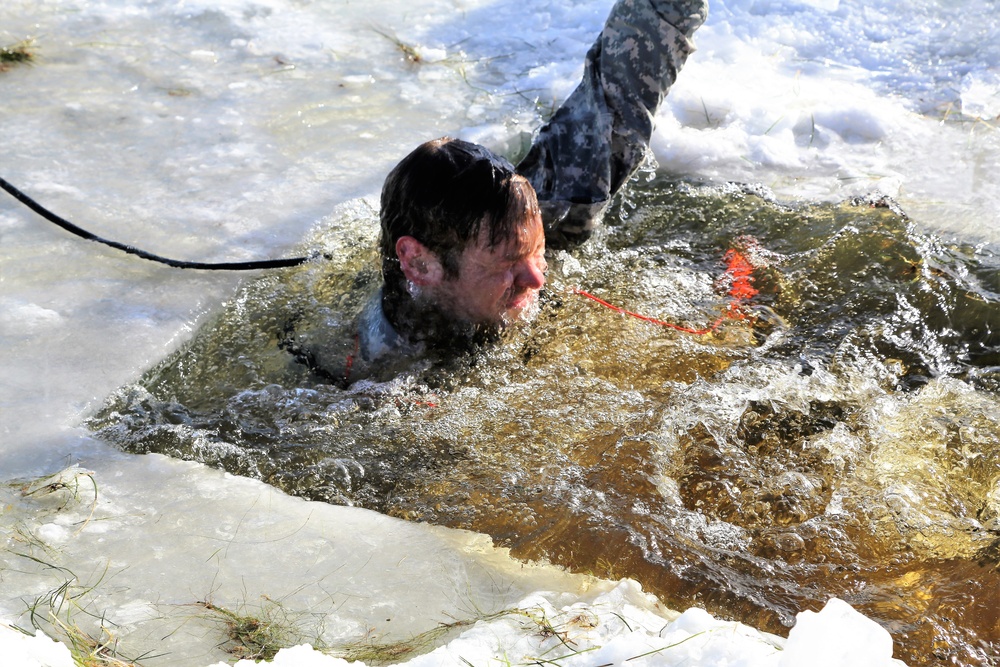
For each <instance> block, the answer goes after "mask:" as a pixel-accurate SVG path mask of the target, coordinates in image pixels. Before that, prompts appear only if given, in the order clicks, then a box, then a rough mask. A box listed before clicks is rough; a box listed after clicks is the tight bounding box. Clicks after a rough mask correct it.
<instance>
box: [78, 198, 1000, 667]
mask: <svg viewBox="0 0 1000 667" xmlns="http://www.w3.org/2000/svg"><path fill="white" fill-rule="evenodd" d="M632 194H633V196H634V201H635V202H636V206H637V207H636V209H635V211H634V212H632V213H631V214H630V215H629V216H628V218H627V219H626V220H625V221H624V222H622V223H619V224H617V225H614V226H612V227H610V228H609V229H606V230H605V232H604V233H603V234H602V235H601V236H600V238H599V239H597V240H595V241H594V242H592V243H591V244H590V245H589V246H588V247H587V248H586V249H585V250H583V251H582V252H579V253H576V254H575V255H574V256H573V257H563V263H562V264H558V263H557V268H555V269H554V271H553V273H554V275H553V276H551V286H550V296H549V298H548V299H547V301H546V303H545V305H544V307H543V308H542V312H541V313H540V315H539V317H538V321H537V322H535V323H534V325H533V326H531V327H529V328H528V330H526V331H517V332H514V334H513V335H512V336H511V340H508V341H507V344H506V345H505V346H504V347H502V348H501V349H497V350H489V351H488V352H486V353H481V354H479V353H477V354H473V355H471V356H469V357H467V358H460V359H458V360H450V361H449V362H447V363H445V362H438V363H434V364H432V365H430V366H429V367H428V362H427V361H426V360H420V361H419V362H417V363H416V367H414V368H409V369H405V370H404V371H403V372H402V373H401V374H397V373H398V369H393V372H392V373H391V374H390V375H392V376H393V379H392V380H390V381H383V382H378V381H377V377H376V378H372V379H368V380H362V381H359V382H356V383H354V384H352V385H350V386H349V387H348V388H347V389H341V388H339V387H336V386H331V385H330V384H328V383H327V382H326V381H325V379H324V378H315V377H313V378H310V377H309V373H308V370H307V369H306V368H305V367H304V366H302V365H301V364H297V363H295V362H294V361H292V360H291V357H290V356H289V355H287V354H283V353H282V352H281V350H280V348H279V347H278V345H276V341H277V340H279V339H280V338H281V337H282V335H283V334H282V332H283V330H285V328H286V327H287V326H288V324H287V323H288V322H289V321H291V320H290V318H291V317H292V315H291V313H294V314H295V317H296V319H295V321H296V322H298V323H302V322H309V321H312V320H315V319H321V320H322V321H324V322H326V323H328V324H327V326H325V327H324V329H325V330H326V331H336V325H337V324H339V323H341V321H342V320H343V321H344V323H345V324H347V326H344V327H343V330H342V331H339V332H336V333H331V334H329V335H330V336H331V337H332V338H338V337H339V338H340V339H341V341H342V342H340V343H339V344H338V343H337V342H329V343H327V344H326V345H325V347H324V346H323V344H322V343H320V342H319V341H317V340H316V339H314V340H313V341H312V344H313V345H319V346H320V349H323V350H324V352H323V354H326V355H327V356H328V357H330V358H334V359H336V358H337V357H341V356H346V355H348V354H350V349H351V348H350V341H351V340H352V335H353V329H352V328H351V326H352V325H351V324H350V319H351V318H350V317H348V318H344V317H343V316H342V314H343V313H352V312H354V313H356V312H357V311H358V310H360V308H361V306H362V304H363V297H361V296H360V295H358V293H360V294H364V292H365V289H364V287H363V286H364V285H366V284H372V283H373V282H374V281H373V279H372V277H371V275H370V274H371V271H370V269H365V268H363V267H370V266H372V265H373V264H374V256H373V255H372V253H371V251H370V247H371V246H370V243H359V244H358V245H359V246H360V247H359V248H358V249H357V250H356V252H357V253H358V254H360V255H361V258H360V259H358V260H353V261H351V260H349V261H346V262H344V263H340V262H335V263H333V265H332V266H329V265H328V263H326V262H320V263H316V264H313V265H310V266H308V267H305V268H301V269H298V270H293V271H291V272H289V273H290V274H292V275H287V276H281V277H278V276H268V277H267V278H264V279H261V280H260V281H259V282H256V283H253V284H251V285H249V286H247V287H246V288H245V289H244V290H243V291H241V292H240V293H239V294H238V296H237V297H236V298H235V299H234V300H233V301H232V303H231V305H230V307H229V308H228V309H227V310H226V311H225V312H224V313H223V314H222V315H221V316H220V319H219V321H218V322H217V323H214V324H212V325H208V326H206V327H204V328H203V329H202V330H201V331H200V332H199V334H198V336H197V337H196V338H195V340H194V343H193V345H192V346H191V347H190V348H185V349H182V350H181V351H179V352H178V353H177V354H176V355H175V356H174V357H171V358H168V359H167V360H165V361H164V363H163V364H161V365H160V366H159V367H157V368H156V369H154V370H153V371H152V372H151V373H150V374H149V375H147V376H146V378H144V379H143V380H142V381H141V382H140V383H139V385H138V386H135V387H129V388H125V389H123V390H122V391H121V392H119V394H118V396H117V397H116V399H115V400H114V401H113V402H112V403H111V404H110V405H109V406H108V407H107V408H106V409H105V410H104V411H102V412H101V413H100V414H99V415H98V416H97V418H96V419H94V420H93V421H92V422H91V425H92V426H93V427H94V428H95V429H97V431H98V434H99V435H100V436H101V437H102V438H105V439H108V440H111V441H113V442H117V443H118V444H120V445H121V446H122V447H123V448H124V449H126V450H127V451H132V452H136V453H148V452H157V453H164V454H168V455H171V456H176V457H180V458H187V459H195V460H199V461H204V462H208V463H210V464H212V465H217V466H220V467H224V468H226V469H227V470H230V471H232V472H237V473H239V474H242V475H248V476H252V477H258V478H260V479H263V480H264V481H267V482H268V483H270V484H274V485H276V486H278V487H279V488H282V489H284V490H286V491H288V492H289V493H293V494H298V495H303V496H305V497H308V498H310V499H314V500H323V501H327V502H335V503H343V504H351V505H359V506H363V507H367V508H370V509H375V510H378V511H380V512H386V513H389V514H392V515H396V516H400V517H403V518H407V519H411V520H419V521H424V522H430V523H435V524H443V525H448V526H453V527H461V528H467V529H471V530H475V531H477V532H484V533H486V534H489V535H491V536H492V537H493V538H494V540H495V541H496V542H497V543H498V544H501V545H504V546H509V547H511V549H512V550H513V553H514V554H515V555H517V556H520V557H523V558H528V559H545V560H549V561H551V562H556V563H559V564H563V565H565V566H567V567H569V568H570V569H572V570H574V571H585V572H598V573H600V574H602V575H605V576H610V577H613V578H617V577H621V576H630V577H633V578H635V579H637V580H639V581H641V582H643V584H644V585H645V586H646V587H647V588H648V589H649V590H652V591H655V592H656V593H657V594H658V595H660V596H661V597H662V598H664V599H665V600H667V601H668V602H669V603H670V604H671V605H672V606H677V607H687V606H689V605H690V604H692V603H693V602H696V603H698V604H700V605H704V606H706V607H707V608H708V609H709V610H710V611H712V612H714V613H717V614H724V615H730V616H735V617H736V618H739V619H740V620H741V621H744V622H747V623H751V624H753V625H755V626H758V627H762V628H764V629H767V630H769V631H772V632H781V631H782V630H783V629H785V628H787V627H788V626H790V625H791V624H792V623H793V620H794V617H795V614H796V613H797V612H798V611H799V610H800V609H802V608H808V607H811V606H818V605H821V604H822V603H823V602H825V601H826V600H827V599H828V598H829V597H832V596H837V597H841V598H842V599H845V600H847V601H848V602H850V603H852V604H854V605H856V606H857V607H858V608H859V609H861V610H863V611H865V612H866V613H867V614H869V615H870V616H871V617H873V618H876V619H878V620H879V621H881V622H882V623H883V624H884V625H886V626H888V627H892V628H894V629H895V630H896V639H897V642H898V643H899V646H900V648H901V650H902V656H903V657H904V659H906V660H907V662H908V663H910V664H924V662H925V661H926V660H927V656H928V655H931V657H932V659H945V660H957V661H959V662H961V663H963V664H971V663H974V662H983V661H984V660H986V659H987V656H989V655H991V654H992V653H994V652H995V650H996V640H997V635H996V629H997V627H996V624H997V622H998V620H1000V619H998V617H997V615H996V612H995V610H996V609H997V608H1000V604H998V603H1000V599H998V598H997V595H998V594H1000V570H998V569H997V562H996V554H995V552H996V548H997V544H998V542H997V529H998V528H1000V524H998V520H1000V506H998V505H997V504H996V499H995V498H994V496H995V490H994V488H995V484H996V471H997V468H998V466H1000V449H998V448H997V446H996V444H997V442H996V438H997V433H1000V401H998V397H997V389H998V388H1000V376H998V364H997V349H998V342H1000V341H998V339H997V337H996V333H995V332H996V331H997V330H998V326H997V325H998V324H1000V308H998V307H997V301H996V296H995V295H996V294H997V292H996V290H995V287H996V286H997V281H998V279H1000V272H998V269H1000V264H998V258H997V256H996V255H994V254H992V253H991V252H990V251H987V250H984V249H977V248H975V247H963V246H952V247H945V246H942V245H941V244H937V243H935V242H933V241H932V240H931V239H930V238H928V237H926V236H923V235H921V234H918V233H916V232H914V231H913V230H912V225H910V224H908V223H907V222H906V220H905V219H903V218H902V217H900V216H899V215H898V214H897V213H895V212H893V211H891V210H889V209H887V208H871V207H870V205H869V204H867V203H866V202H859V204H857V205H839V206H834V205H827V206H817V207H793V208H787V207H781V206H776V205H773V204H769V203H767V202H766V201H764V200H762V199H761V198H760V197H759V196H757V195H755V194H749V195H748V194H745V193H744V192H742V191H739V190H735V189H731V188H724V189H721V190H720V189H718V188H706V189H698V188H691V187H690V186H687V185H684V184H679V185H678V184H673V183H667V182H662V181H654V182H652V183H650V184H647V185H645V186H643V187H642V188H639V187H636V188H635V190H634V191H633V193H632ZM344 222H345V224H347V223H351V222H353V223H354V224H357V222H358V221H350V220H345V221H344ZM361 222H362V223H363V222H368V223H369V224H367V225H364V224H362V225H361V227H360V229H361V230H363V229H365V228H368V229H370V228H371V226H372V224H371V223H372V222H373V221H372V220H367V221H364V219H363V218H362V220H361ZM359 232H360V230H359ZM359 235H363V233H362V234H359ZM751 235H752V238H753V239H754V241H753V242H752V243H751V242H749V241H748V240H747V238H748V237H750V236H751ZM352 236H353V235H352ZM369 240H370V239H369ZM733 243H736V244H743V245H744V246H745V250H746V252H747V253H748V254H749V255H750V256H751V257H753V258H754V261H756V262H757V263H758V264H759V265H761V268H760V269H758V271H757V278H756V282H755V284H756V285H757V286H759V288H760V289H761V294H760V295H758V296H757V297H755V299H754V301H753V304H752V305H751V306H748V307H747V308H748V312H749V313H750V314H751V315H752V314H754V313H756V314H757V317H758V319H757V320H756V322H755V323H754V324H752V325H750V324H749V323H748V321H747V320H742V321H739V320H734V321H732V322H729V323H727V324H725V325H724V326H723V327H722V328H720V329H719V330H718V331H717V332H715V333H714V334H712V335H711V336H709V337H707V338H706V339H698V338H696V337H689V338H685V337H683V335H682V334H677V333H674V332H670V331H668V330H664V329H661V328H658V327H656V326H655V325H651V324H648V323H645V322H639V321H631V320H622V318H621V316H619V315H618V314H616V313H612V312H610V311H607V310H605V309H602V308H598V307H595V305H594V304H593V303H592V302H590V301H587V300H584V299H583V298H582V297H580V296H579V295H575V294H573V293H572V292H571V291H570V287H571V286H572V285H574V284H575V283H576V282H580V283H581V284H582V286H583V287H584V288H585V289H588V290H592V291H596V292H598V293H599V294H600V295H601V296H602V297H603V298H605V299H608V300H610V301H612V302H614V303H623V304H636V303H641V304H642V306H643V310H645V311H648V312H652V313H655V314H657V316H659V317H662V318H666V319H668V320H676V321H679V322H684V323H687V324H694V325H698V324H700V323H703V322H709V321H712V320H715V319H716V317H717V316H718V314H719V312H720V311H722V310H724V309H725V308H726V307H727V306H726V299H725V296H724V295H725V290H724V289H722V290H721V291H722V295H719V294H718V293H717V292H719V291H720V287H721V286H719V285H713V282H712V278H713V276H719V274H720V273H721V267H720V264H721V261H720V260H721V255H722V254H723V252H724V250H725V248H726V246H727V244H733ZM318 248H321V249H323V250H324V251H330V250H334V249H335V248H333V247H324V246H323V244H322V243H320V244H319V245H318ZM765 248H766V251H765V250H763V249H765ZM336 250H337V251H336V252H335V254H336V255H338V256H343V255H344V254H345V252H344V249H343V248H339V249H336ZM754 253H756V256H755V255H754ZM370 289H374V287H372V288H370ZM352 291H353V292H355V295H354V296H351V297H347V296H346V295H350V294H351V293H352ZM337 297H339V298H337ZM331 304H332V305H331ZM754 309H756V310H754ZM331 318H336V319H335V321H333V322H331V321H330V320H331ZM692 319H693V320H695V321H693V322H692V321H691V320H692ZM326 350H330V351H329V352H326ZM973 574H974V576H972V575H973ZM970 578H971V579H972V580H973V581H974V582H975V584H974V585H973V586H972V587H971V588H970V584H969V579H970ZM903 583H905V585H902V584H903ZM929 600H930V601H933V602H932V603H930V604H929V603H928V601H929ZM917 609H919V610H920V613H919V615H916V614H915V613H914V612H915V610H917ZM945 646H946V647H947V648H944V647H945Z"/></svg>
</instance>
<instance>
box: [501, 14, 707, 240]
mask: <svg viewBox="0 0 1000 667" xmlns="http://www.w3.org/2000/svg"><path fill="white" fill-rule="evenodd" d="M707 16H708V2H707V1H706V0H619V1H618V2H617V3H616V4H615V6H614V7H613V8H612V9H611V14H610V15H609V16H608V20H607V22H606V23H605V25H604V30H603V31H602V32H601V35H600V37H598V39H597V41H596V42H595V43H594V45H593V46H592V47H591V48H590V51H589V52H588V53H587V61H586V67H585V69H584V73H583V80H582V81H581V82H580V85H579V86H578V87H577V89H576V90H575V91H573V93H572V94H571V95H570V96H569V97H568V98H567V99H566V101H565V102H563V105H562V106H561V107H560V108H559V110H558V111H556V113H555V115H554V116H553V117H552V119H551V120H550V121H549V122H548V123H547V124H546V125H545V126H544V127H543V128H542V129H541V130H540V131H539V133H538V136H537V137H536V138H535V141H534V143H533V144H532V146H531V150H530V151H529V152H528V154H527V156H525V158H524V160H522V161H521V163H520V164H519V165H518V167H517V170H518V172H520V173H521V174H523V175H524V176H525V177H526V178H527V179H528V180H529V181H531V184H532V185H533V186H534V187H535V191H536V192H537V193H538V199H539V203H540V204H541V207H542V218H543V220H544V221H545V236H546V241H547V242H548V244H549V245H550V246H552V247H557V248H564V247H570V246H574V245H578V244H580V243H582V242H583V241H585V240H587V238H589V237H590V235H591V233H592V232H593V230H594V228H595V227H596V226H597V224H598V222H599V221H600V218H601V215H602V214H603V213H604V210H605V209H606V208H607V206H608V202H609V201H610V199H611V197H612V196H613V195H614V194H615V193H616V192H617V191H618V189H619V188H620V187H621V186H622V184H623V183H625V181H627V180H628V179H629V177H631V176H632V174H633V173H635V171H636V169H638V168H639V166H640V165H641V163H642V161H643V160H644V159H645V156H646V152H647V151H648V149H649V138H650V136H651V135H652V132H653V116H654V115H655V114H656V111H657V109H658V108H659V106H660V103H661V102H662V101H663V98H664V96H665V95H666V94H667V91H668V90H669V89H670V86H671V85H673V83H674V81H675V80H676V78H677V73H678V72H679V71H680V69H681V67H683V66H684V63H685V61H686V60H687V57H688V56H689V55H690V54H691V53H692V52H693V51H694V45H693V44H692V43H691V35H692V34H694V32H695V30H697V29H698V27H700V26H701V24H702V23H704V22H705V19H706V18H707Z"/></svg>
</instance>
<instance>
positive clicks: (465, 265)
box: [437, 215, 548, 326]
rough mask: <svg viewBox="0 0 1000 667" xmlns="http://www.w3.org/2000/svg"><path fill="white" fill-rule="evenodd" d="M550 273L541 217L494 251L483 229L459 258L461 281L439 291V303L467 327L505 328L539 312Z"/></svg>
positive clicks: (532, 219)
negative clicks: (521, 318)
mask: <svg viewBox="0 0 1000 667" xmlns="http://www.w3.org/2000/svg"><path fill="white" fill-rule="evenodd" d="M547 269H548V265H547V264H546V263H545V233H544V231H543V229H542V219H541V217H540V216H537V215H536V216H532V217H529V218H527V219H526V220H525V221H524V222H523V223H522V224H521V225H518V227H517V229H516V230H515V234H514V235H513V236H512V237H511V238H508V239H507V240H505V241H503V242H501V243H498V244H497V245H495V246H494V247H492V248H491V247H489V230H487V229H486V226H485V225H484V226H483V229H482V230H481V231H480V233H479V237H478V238H477V239H476V242H475V243H472V244H469V246H468V247H466V249H465V250H464V251H463V252H462V254H461V255H460V257H459V270H458V277H457V278H454V279H448V280H445V281H444V283H442V284H441V285H440V291H439V292H438V299H437V302H438V304H440V305H441V306H442V307H443V308H444V309H446V310H447V311H448V312H449V313H450V314H452V315H454V316H455V317H457V318H460V319H462V320H464V321H467V322H471V323H473V324H492V325H498V326H502V325H504V324H506V323H509V322H513V321H514V320H516V319H517V318H519V317H522V316H526V315H528V314H530V313H531V312H533V311H534V308H535V305H536V303H537V302H538V292H539V291H540V290H541V289H542V287H543V286H544V285H545V271H546V270H547Z"/></svg>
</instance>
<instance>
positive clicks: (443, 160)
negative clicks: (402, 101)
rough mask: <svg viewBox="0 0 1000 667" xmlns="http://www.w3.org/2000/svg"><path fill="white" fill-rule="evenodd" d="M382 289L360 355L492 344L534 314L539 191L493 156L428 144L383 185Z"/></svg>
mask: <svg viewBox="0 0 1000 667" xmlns="http://www.w3.org/2000/svg"><path fill="white" fill-rule="evenodd" d="M380 220H381V227H382V235H381V239H380V244H379V245H380V254H381V258H382V277H383V281H384V285H383V287H382V290H381V292H380V294H379V295H378V296H377V298H376V299H374V300H373V301H372V302H371V303H370V304H369V306H368V307H367V308H366V309H365V311H364V313H363V314H362V317H361V320H360V326H359V342H360V350H359V351H360V353H361V356H362V358H363V359H365V360H372V359H375V358H377V357H379V356H381V355H382V354H384V353H385V352H386V351H388V350H391V349H397V348H401V347H403V348H416V347H418V346H429V347H449V346H456V345H460V344H464V343H466V342H470V341H474V340H476V339H482V338H488V337H491V336H492V335H494V334H496V333H497V332H499V331H500V330H501V329H503V328H504V327H505V326H507V325H508V324H510V323H511V322H513V321H515V320H517V319H518V318H520V317H522V316H525V315H526V314H529V313H531V312H533V311H534V310H535V309H536V304H537V300H538V293H539V290H541V288H542V286H543V285H545V271H546V268H547V267H546V262H545V236H544V233H543V228H542V219H541V214H540V212H539V209H538V201H537V199H536V197H535V192H534V190H533V189H532V187H531V185H530V184H529V183H528V181H527V180H526V179H525V178H524V177H523V176H520V175H518V174H516V173H515V172H514V167H513V166H512V165H511V164H510V163H509V162H507V161H506V160H504V159H503V158H501V157H499V156H497V155H495V154H494V153H492V152H490V151H489V150H488V149H486V148H484V147H482V146H478V145H476V144H472V143H469V142H466V141H461V140H456V139H449V138H443V139H437V140H434V141H429V142H427V143H425V144H423V145H421V146H419V147H418V148H417V149H416V150H414V151H413V152H412V153H410V154H409V155H408V156H406V158H404V159H403V160H402V161H401V162H400V163H399V164H398V165H397V166H396V167H395V168H394V169H393V170H392V172H390V173H389V176H388V177H387V178H386V180H385V184H384V186H383V188H382V199H381V214H380Z"/></svg>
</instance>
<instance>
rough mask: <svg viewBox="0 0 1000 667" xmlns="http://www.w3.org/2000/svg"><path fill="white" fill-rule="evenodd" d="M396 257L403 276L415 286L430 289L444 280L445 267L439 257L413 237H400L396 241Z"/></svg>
mask: <svg viewBox="0 0 1000 667" xmlns="http://www.w3.org/2000/svg"><path fill="white" fill-rule="evenodd" d="M396 256H397V257H398V258H399V267H400V268H401V269H402V270H403V275H404V276H406V279H407V280H409V281H410V282H411V283H413V284H414V285H420V286H421V287H428V286H434V285H438V284H440V283H441V282H442V281H443V280H444V267H443V266H441V260H439V259H438V257H437V255H436V254H434V253H433V252H431V251H430V250H429V249H428V248H427V246H425V245H424V244H423V243H421V242H420V241H418V240H417V239H415V238H413V237H412V236H400V237H399V239H398V240H397V241H396Z"/></svg>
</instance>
